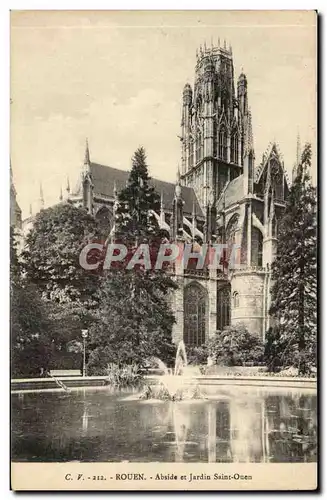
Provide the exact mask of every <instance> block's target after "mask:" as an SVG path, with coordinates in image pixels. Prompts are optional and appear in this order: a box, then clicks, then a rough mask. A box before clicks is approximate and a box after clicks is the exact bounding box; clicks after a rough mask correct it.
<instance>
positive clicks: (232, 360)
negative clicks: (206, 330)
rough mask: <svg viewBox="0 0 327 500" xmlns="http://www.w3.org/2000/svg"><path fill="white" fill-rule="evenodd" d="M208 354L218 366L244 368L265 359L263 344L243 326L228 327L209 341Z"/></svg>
mask: <svg viewBox="0 0 327 500" xmlns="http://www.w3.org/2000/svg"><path fill="white" fill-rule="evenodd" d="M207 347H208V354H209V356H210V358H211V359H212V360H213V361H214V362H215V363H216V364H218V365H225V366H242V365H244V364H245V363H254V364H255V363H258V362H261V361H262V357H263V343H262V341H261V339H259V337H258V336H257V335H254V334H252V333H250V332H249V331H248V330H247V329H246V327H245V326H244V325H242V324H239V325H233V326H226V327H225V328H224V330H223V331H217V332H216V335H215V336H214V337H213V338H212V339H209V341H208V344H207Z"/></svg>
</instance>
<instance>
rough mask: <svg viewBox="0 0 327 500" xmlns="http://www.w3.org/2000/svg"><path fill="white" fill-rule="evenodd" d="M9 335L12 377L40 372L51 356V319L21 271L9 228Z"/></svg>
mask: <svg viewBox="0 0 327 500" xmlns="http://www.w3.org/2000/svg"><path fill="white" fill-rule="evenodd" d="M10 312H11V321H10V334H11V373H12V376H14V377H15V376H16V377H17V376H27V375H38V374H39V373H40V369H41V368H46V367H47V366H48V364H49V361H50V358H51V347H52V346H51V322H50V321H49V319H48V315H47V311H46V308H45V305H44V304H43V303H42V301H41V300H40V295H39V294H38V293H37V290H36V287H35V286H33V285H31V284H30V283H28V281H27V280H26V279H24V277H23V274H22V267H21V262H20V259H19V257H18V252H17V240H16V235H15V232H14V229H13V228H10Z"/></svg>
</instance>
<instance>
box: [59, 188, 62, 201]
mask: <svg viewBox="0 0 327 500" xmlns="http://www.w3.org/2000/svg"><path fill="white" fill-rule="evenodd" d="M62 200H63V196H62V187H61V186H60V195H59V201H62Z"/></svg>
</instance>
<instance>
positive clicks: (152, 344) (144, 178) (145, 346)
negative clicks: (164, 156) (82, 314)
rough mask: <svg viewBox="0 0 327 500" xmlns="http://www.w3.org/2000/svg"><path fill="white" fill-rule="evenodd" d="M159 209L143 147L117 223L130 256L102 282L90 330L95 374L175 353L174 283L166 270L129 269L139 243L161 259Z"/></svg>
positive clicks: (120, 239)
mask: <svg viewBox="0 0 327 500" xmlns="http://www.w3.org/2000/svg"><path fill="white" fill-rule="evenodd" d="M158 209H159V195H158V194H157V193H156V192H155V190H154V188H153V187H152V186H151V184H150V177H149V174H148V167H147V163H146V155H145V151H144V149H143V148H139V149H138V150H137V151H136V152H135V154H134V156H133V159H132V170H131V173H130V176H129V180H128V184H127V186H126V187H125V188H124V189H123V190H122V191H121V192H120V193H119V196H118V207H117V211H116V220H115V237H116V241H118V242H122V243H124V244H125V245H126V246H127V247H128V255H127V257H126V258H125V260H124V261H123V262H121V263H119V265H116V266H114V267H112V268H111V269H109V270H108V271H106V272H105V273H104V275H103V277H102V279H101V286H100V288H99V303H100V304H101V306H100V309H99V311H98V315H97V321H96V322H95V323H94V325H93V326H92V328H91V330H90V331H91V347H92V352H91V354H90V360H89V368H90V370H93V371H94V370H101V367H102V368H103V367H104V366H105V365H106V364H107V363H110V362H113V363H118V364H120V365H121V364H124V363H131V362H137V363H138V364H140V365H143V364H144V363H145V361H146V358H148V357H151V356H159V357H162V358H164V359H165V360H169V358H170V357H171V355H172V352H173V350H174V348H173V345H172V338H171V333H172V326H173V323H174V316H173V313H172V310H171V307H170V304H169V299H170V292H171V291H172V290H174V289H175V288H176V285H175V282H174V281H173V280H172V278H171V277H170V275H169V274H167V272H166V271H165V270H164V269H161V270H154V269H153V268H152V269H146V266H145V265H142V264H138V265H136V266H135V267H134V268H132V269H130V270H129V269H127V268H126V263H127V262H128V261H129V260H130V258H131V257H132V256H133V255H134V252H135V250H136V248H137V246H138V245H139V244H140V243H147V244H148V245H149V247H150V252H151V259H152V261H155V260H156V253H157V251H158V248H159V245H160V243H161V241H162V235H161V231H160V228H159V226H158V223H157V221H156V218H155V217H154V216H153V215H152V212H151V211H152V210H158Z"/></svg>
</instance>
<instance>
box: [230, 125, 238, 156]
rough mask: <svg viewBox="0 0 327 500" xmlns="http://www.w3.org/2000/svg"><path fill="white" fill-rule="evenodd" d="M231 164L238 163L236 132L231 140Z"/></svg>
mask: <svg viewBox="0 0 327 500" xmlns="http://www.w3.org/2000/svg"><path fill="white" fill-rule="evenodd" d="M231 162H232V163H238V134H237V132H235V133H234V134H233V135H232V140H231Z"/></svg>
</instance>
